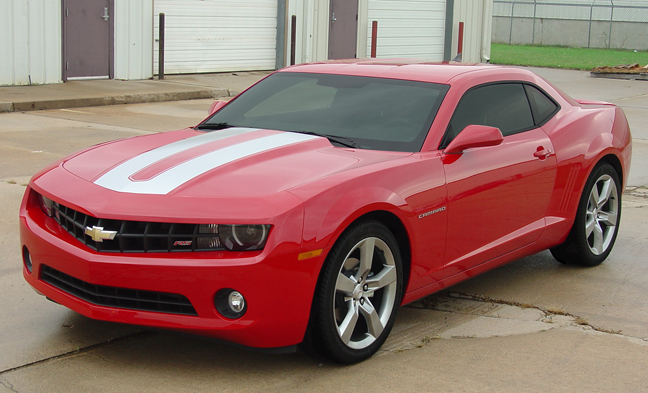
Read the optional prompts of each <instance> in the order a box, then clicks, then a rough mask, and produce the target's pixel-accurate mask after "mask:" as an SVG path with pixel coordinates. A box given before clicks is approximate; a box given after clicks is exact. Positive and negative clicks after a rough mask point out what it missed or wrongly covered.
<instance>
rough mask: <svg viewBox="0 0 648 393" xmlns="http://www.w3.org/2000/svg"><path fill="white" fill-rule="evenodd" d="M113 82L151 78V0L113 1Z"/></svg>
mask: <svg viewBox="0 0 648 393" xmlns="http://www.w3.org/2000/svg"><path fill="white" fill-rule="evenodd" d="M114 22H115V49H114V50H115V56H114V58H115V79H147V78H151V77H152V76H153V0H130V1H129V0H115V21H114Z"/></svg>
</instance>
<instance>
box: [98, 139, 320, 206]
mask: <svg viewBox="0 0 648 393" xmlns="http://www.w3.org/2000/svg"><path fill="white" fill-rule="evenodd" d="M253 131H258V129H249V128H229V129H226V130H222V131H218V132H210V133H207V134H205V135H200V136H196V137H193V138H187V139H184V140H181V141H178V142H174V143H171V144H168V145H166V146H162V147H159V148H157V149H154V150H151V151H149V152H146V153H143V154H141V155H139V156H137V157H134V158H132V159H130V160H128V161H126V162H124V163H122V164H120V165H118V166H116V167H115V168H113V169H111V170H110V171H108V172H106V173H105V174H104V175H102V176H101V177H100V178H99V179H97V180H96V181H95V182H94V183H95V184H97V185H99V186H101V187H104V188H107V189H109V190H113V191H118V192H127V193H132V194H160V195H162V194H168V193H169V192H171V191H173V190H174V189H176V188H178V187H179V186H181V185H182V184H184V183H186V182H188V181H190V180H191V179H193V178H195V177H197V176H200V175H202V174H203V173H205V172H207V171H210V170H212V169H214V168H217V167H219V166H221V165H225V164H228V163H230V162H234V161H236V160H240V159H242V158H245V157H249V156H251V155H254V154H257V153H261V152H264V151H267V150H272V149H275V148H278V147H282V146H287V145H292V144H294V143H299V142H304V141H308V140H312V139H315V138H318V137H316V136H312V135H304V134H296V133H292V132H282V133H280V134H274V135H269V136H265V137H261V138H258V139H253V140H250V141H246V142H242V143H239V144H236V145H232V146H228V147H225V148H222V149H219V150H215V151H212V152H210V153H207V154H203V155H201V156H198V157H195V158H192V159H191V160H188V161H185V162H183V163H181V164H179V165H177V166H174V167H172V168H170V169H169V170H167V171H164V172H162V173H160V174H159V175H156V176H154V177H153V178H151V179H148V180H143V181H133V180H132V179H131V178H130V177H131V176H133V175H134V174H135V173H137V172H139V171H141V170H142V169H144V168H146V167H147V166H149V165H152V164H155V163H157V162H159V161H161V160H163V159H165V158H167V157H170V156H172V155H174V154H177V153H180V152H182V151H185V150H187V149H190V148H193V147H196V146H200V145H204V144H206V143H210V142H213V141H215V140H218V139H223V138H227V137H231V136H235V135H242V134H245V133H248V132H253Z"/></svg>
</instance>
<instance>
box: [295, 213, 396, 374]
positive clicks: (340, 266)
mask: <svg viewBox="0 0 648 393" xmlns="http://www.w3.org/2000/svg"><path fill="white" fill-rule="evenodd" d="M402 291H403V272H402V261H401V256H400V252H399V249H398V243H397V242H396V239H395V238H394V235H393V234H392V233H391V232H390V231H389V229H387V228H386V227H385V226H384V225H383V224H381V223H380V222H378V221H364V222H360V223H358V224H355V225H353V226H352V227H350V228H349V229H348V230H347V231H346V232H345V233H344V234H343V235H342V236H340V239H338V241H337V242H336V243H335V245H334V246H333V248H332V249H331V252H330V254H329V256H328V257H327V260H326V264H325V266H324V268H323V270H322V276H321V281H320V285H319V287H318V293H317V294H316V299H315V301H314V304H313V306H314V307H316V309H315V310H314V314H313V316H312V320H311V324H312V329H310V330H309V333H308V334H309V335H310V337H307V341H309V342H311V345H312V347H313V348H314V349H315V350H316V351H317V352H318V353H319V354H320V355H322V356H324V357H326V358H330V359H332V360H335V361H338V362H341V363H356V362H359V361H362V360H364V359H366V358H368V357H370V356H372V355H373V354H374V353H376V352H377V351H378V349H379V348H380V347H381V346H382V344H383V343H384V342H385V340H386V339H387V336H388V335H389V332H390V331H391V328H392V326H393V325H394V320H395V319H396V311H397V310H398V306H399V304H400V301H401V298H402Z"/></svg>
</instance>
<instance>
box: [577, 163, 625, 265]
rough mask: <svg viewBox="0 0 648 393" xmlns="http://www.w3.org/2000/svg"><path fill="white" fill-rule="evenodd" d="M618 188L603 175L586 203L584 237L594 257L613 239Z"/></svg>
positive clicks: (603, 250) (595, 184) (610, 179)
mask: <svg viewBox="0 0 648 393" xmlns="http://www.w3.org/2000/svg"><path fill="white" fill-rule="evenodd" d="M617 189H618V187H617V185H616V183H615V182H614V179H612V177H611V176H610V175H607V174H604V175H603V176H601V177H599V178H598V180H596V182H595V183H594V186H593V187H592V191H591V192H590V196H589V200H588V203H587V213H586V217H585V237H586V238H587V244H588V246H589V249H590V251H591V252H592V253H593V254H594V255H601V254H603V253H604V252H605V251H606V250H607V249H608V247H609V246H610V243H611V242H612V240H613V239H614V234H615V232H616V230H617V222H618V214H619V196H618V191H617Z"/></svg>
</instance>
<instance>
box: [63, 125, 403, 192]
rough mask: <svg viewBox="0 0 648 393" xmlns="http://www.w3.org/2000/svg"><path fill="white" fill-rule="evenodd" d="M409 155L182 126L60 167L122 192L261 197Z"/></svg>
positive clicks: (275, 134)
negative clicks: (182, 128)
mask: <svg viewBox="0 0 648 393" xmlns="http://www.w3.org/2000/svg"><path fill="white" fill-rule="evenodd" d="M409 154H410V153H389V152H376V151H368V150H357V149H345V148H336V147H333V146H332V145H331V143H330V142H329V141H328V140H327V139H326V138H322V137H318V136H312V135H304V134H299V133H291V132H282V131H274V130H262V129H251V128H228V129H225V130H219V131H211V132H202V131H197V130H193V129H185V130H181V131H175V132H167V133H161V134H155V135H148V136H143V137H137V138H131V139H124V140H119V141H114V142H109V143H106V144H103V145H99V146H96V147H93V148H91V149H88V150H86V151H84V152H81V153H79V154H77V155H74V156H72V157H71V158H69V159H67V160H65V161H64V162H63V164H62V167H63V168H64V169H65V170H66V171H68V172H69V173H71V174H73V175H75V176H77V177H79V178H81V179H83V180H85V181H86V182H90V183H92V184H93V185H95V186H98V187H100V188H102V189H105V190H106V191H108V192H116V193H120V194H144V195H169V196H193V197H211V198H213V197H225V198H236V197H263V196H266V195H271V194H276V193H278V192H281V191H286V190H290V189H291V188H294V187H298V186H299V185H302V184H305V183H309V182H313V181H315V180H317V179H320V178H323V177H326V176H329V175H331V174H334V173H338V172H341V171H345V170H347V169H350V168H355V167H359V166H366V165H369V164H372V163H376V162H383V161H386V160H391V159H395V158H398V157H402V156H403V155H409Z"/></svg>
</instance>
